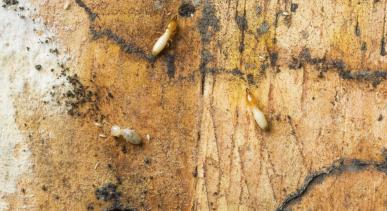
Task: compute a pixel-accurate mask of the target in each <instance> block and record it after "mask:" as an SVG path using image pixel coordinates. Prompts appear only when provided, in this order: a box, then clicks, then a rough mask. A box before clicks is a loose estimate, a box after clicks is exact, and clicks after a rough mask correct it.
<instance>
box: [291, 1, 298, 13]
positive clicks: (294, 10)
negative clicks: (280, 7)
mask: <svg viewBox="0 0 387 211" xmlns="http://www.w3.org/2000/svg"><path fill="white" fill-rule="evenodd" d="M297 9H298V4H296V3H292V4H291V5H290V11H291V12H296V11H297Z"/></svg>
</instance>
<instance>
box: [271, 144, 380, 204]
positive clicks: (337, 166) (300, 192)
mask: <svg viewBox="0 0 387 211" xmlns="http://www.w3.org/2000/svg"><path fill="white" fill-rule="evenodd" d="M383 156H384V161H383V162H378V161H373V160H360V159H348V158H341V159H339V160H336V161H334V162H333V163H332V164H331V165H330V166H328V167H325V168H323V169H322V170H319V171H316V172H313V173H311V174H309V175H308V176H306V178H305V180H304V183H303V184H302V185H301V186H300V187H299V188H298V189H297V190H296V191H295V192H293V193H291V194H289V195H288V196H287V197H285V199H284V200H283V201H282V202H281V203H280V205H279V206H278V208H277V211H282V210H286V209H287V208H288V207H289V206H290V205H291V204H293V203H295V202H296V201H299V200H300V199H301V198H302V197H303V196H305V195H306V193H307V192H308V191H309V190H310V189H311V188H312V187H313V185H315V184H317V183H318V182H322V181H324V180H325V179H326V178H327V177H329V176H333V175H339V174H341V173H343V172H354V171H363V170H366V169H369V168H374V169H376V170H377V171H380V172H382V173H384V174H387V152H386V150H384V152H383Z"/></svg>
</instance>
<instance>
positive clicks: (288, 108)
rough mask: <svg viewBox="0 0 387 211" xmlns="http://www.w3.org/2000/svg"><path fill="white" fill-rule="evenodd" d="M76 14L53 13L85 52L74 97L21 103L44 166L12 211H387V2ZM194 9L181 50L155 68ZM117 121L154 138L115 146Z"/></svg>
mask: <svg viewBox="0 0 387 211" xmlns="http://www.w3.org/2000/svg"><path fill="white" fill-rule="evenodd" d="M40 3H41V2H39V1H36V2H34V4H35V5H39V4H40ZM63 5H64V2H61V1H59V0H58V1H50V2H48V3H47V4H44V5H40V10H39V16H41V17H42V18H43V19H44V20H45V22H46V24H47V25H48V26H50V27H52V28H54V29H55V31H56V38H57V39H58V42H60V43H61V44H62V45H63V46H64V47H63V48H64V49H68V54H70V55H72V59H71V60H70V61H68V62H67V63H66V64H65V66H66V67H68V68H69V69H68V70H66V67H64V69H65V70H66V71H64V73H63V74H65V77H66V79H67V82H66V83H67V84H68V85H69V86H70V94H66V93H65V96H63V93H61V92H58V93H57V94H58V97H57V100H58V102H59V103H58V104H59V105H51V104H50V105H48V106H45V105H43V104H41V101H40V100H39V98H38V97H36V98H34V96H35V93H33V91H31V90H29V89H28V86H26V87H27V88H25V90H24V91H23V93H22V94H20V96H18V97H17V98H15V99H14V101H15V102H14V105H15V109H16V110H17V111H18V112H17V115H16V122H17V124H18V125H19V129H20V130H21V131H22V132H23V134H24V136H26V137H27V136H29V141H28V146H29V149H30V150H31V152H32V154H31V158H30V159H31V161H32V163H33V167H32V174H29V175H24V176H22V178H21V179H20V182H19V184H18V188H19V189H23V190H26V191H27V193H28V195H27V196H26V195H25V194H24V195H23V193H22V192H16V193H14V194H10V195H9V196H8V197H7V201H8V202H9V204H10V208H11V209H15V210H16V209H19V208H21V207H23V206H26V205H28V206H31V207H33V208H35V209H36V210H39V209H40V210H42V209H43V210H85V209H88V208H89V209H91V208H93V209H97V210H98V209H105V208H120V209H124V208H137V209H139V210H275V209H278V210H284V209H286V208H292V209H295V210H305V209H308V208H311V209H313V210H314V209H317V210H319V209H321V210H351V209H361V210H384V209H386V200H387V196H386V189H387V188H386V185H387V180H386V171H387V170H386V169H387V167H386V162H387V155H386V148H387V135H386V131H387V122H386V119H385V118H384V117H385V116H387V106H386V105H387V98H386V97H387V89H386V77H387V57H386V55H385V54H386V53H385V36H386V32H385V27H386V21H385V19H386V15H385V14H386V12H387V11H386V2H385V1H371V0H370V1H362V2H356V1H341V2H339V1H333V0H331V1H320V0H314V1H307V0H300V1H248V0H229V1H223V0H220V1H210V0H203V1H196V0H195V1H183V2H181V1H161V0H160V1H116V2H112V1H89V0H76V1H75V2H73V3H72V5H71V7H70V8H69V9H68V10H63ZM179 8H180V9H179ZM193 8H194V10H193ZM179 10H180V14H179V17H178V23H179V28H178V32H177V34H176V36H175V38H174V41H173V42H172V43H171V45H170V47H169V48H167V49H165V50H164V51H163V53H162V54H161V55H160V56H158V57H157V58H154V57H152V56H150V51H151V48H152V46H153V44H154V42H155V40H157V38H158V37H159V36H160V33H162V32H163V31H164V30H165V27H166V25H167V24H168V21H169V20H170V18H171V17H172V16H173V15H175V14H176V13H179V12H178V11H179ZM191 13H192V16H191ZM58 72H59V70H58ZM75 74H77V75H75ZM247 88H248V89H249V90H250V91H251V92H252V93H253V94H254V96H255V97H257V99H258V100H259V104H260V108H262V110H263V111H264V113H265V115H266V116H267V117H268V120H269V122H270V126H271V127H270V131H262V130H261V129H260V128H259V127H258V126H257V124H256V122H255V120H254V118H253V116H252V114H251V112H250V110H249V109H248V108H247V105H246V99H245V96H246V94H245V91H246V89H247ZM72 95H74V96H72ZM36 96H38V95H36ZM31 101H32V103H31ZM58 107H60V108H64V109H65V111H66V112H65V111H63V112H58V113H56V114H55V115H46V111H47V110H50V109H51V110H53V109H54V108H58ZM30 110H34V112H33V113H31V112H29V111H30ZM96 122H97V124H95V123H96ZM24 124H26V126H24ZM112 124H118V125H122V126H123V127H128V128H134V129H135V130H136V131H137V132H138V133H139V134H141V135H142V136H143V137H145V136H146V135H147V134H149V135H150V137H151V139H150V140H146V139H144V144H143V145H141V146H133V145H131V144H128V143H125V142H123V141H122V140H119V139H114V138H113V137H110V136H108V137H107V138H105V137H104V136H103V135H102V136H101V135H100V134H105V135H108V134H109V131H110V127H111V126H112ZM42 131H48V132H42ZM32 175H33V176H32Z"/></svg>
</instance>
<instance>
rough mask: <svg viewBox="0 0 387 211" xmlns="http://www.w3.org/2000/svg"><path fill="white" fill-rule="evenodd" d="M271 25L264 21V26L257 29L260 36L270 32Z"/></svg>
mask: <svg viewBox="0 0 387 211" xmlns="http://www.w3.org/2000/svg"><path fill="white" fill-rule="evenodd" d="M269 28H270V25H269V23H267V21H263V22H262V24H261V25H260V26H259V28H258V29H257V32H258V34H265V33H266V32H268V31H269Z"/></svg>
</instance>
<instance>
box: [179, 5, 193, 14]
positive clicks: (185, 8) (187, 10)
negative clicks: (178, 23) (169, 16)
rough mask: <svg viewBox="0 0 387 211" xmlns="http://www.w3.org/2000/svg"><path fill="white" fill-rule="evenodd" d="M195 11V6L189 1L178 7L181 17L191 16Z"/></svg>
mask: <svg viewBox="0 0 387 211" xmlns="http://www.w3.org/2000/svg"><path fill="white" fill-rule="evenodd" d="M195 11H196V9H195V6H194V5H192V4H190V3H184V4H182V5H180V7H179V15H180V16H182V17H192V16H193V14H194V13H195Z"/></svg>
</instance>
